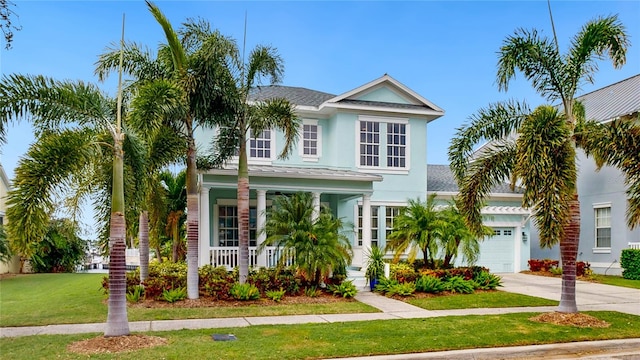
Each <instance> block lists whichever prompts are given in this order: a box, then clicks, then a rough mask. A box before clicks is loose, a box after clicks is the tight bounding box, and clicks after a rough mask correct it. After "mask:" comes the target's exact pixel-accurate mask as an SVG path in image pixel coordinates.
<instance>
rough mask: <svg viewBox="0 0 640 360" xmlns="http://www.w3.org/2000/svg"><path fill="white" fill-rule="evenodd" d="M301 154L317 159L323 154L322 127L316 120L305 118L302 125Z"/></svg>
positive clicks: (307, 157)
mask: <svg viewBox="0 0 640 360" xmlns="http://www.w3.org/2000/svg"><path fill="white" fill-rule="evenodd" d="M299 146H300V156H302V157H303V158H305V159H312V160H317V159H318V158H319V157H320V156H322V127H320V126H319V125H318V124H317V122H316V121H315V120H308V121H307V120H305V121H304V123H303V125H302V141H301V142H300V145H299Z"/></svg>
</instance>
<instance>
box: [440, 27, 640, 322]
mask: <svg viewBox="0 0 640 360" xmlns="http://www.w3.org/2000/svg"><path fill="white" fill-rule="evenodd" d="M627 46H628V39H627V35H626V33H625V29H624V26H623V25H622V24H621V23H620V22H619V21H618V19H617V16H609V17H603V18H597V19H595V20H592V21H589V22H588V23H587V24H586V25H585V26H584V27H583V28H582V29H581V30H580V32H578V34H577V35H576V36H575V37H574V38H573V39H572V41H571V43H570V46H569V49H568V51H567V53H566V54H564V55H563V54H561V53H560V50H559V46H558V42H557V38H556V40H550V39H548V38H546V37H541V36H540V35H539V34H538V32H537V31H536V30H531V31H528V30H524V29H519V30H516V32H515V34H514V35H512V36H509V37H507V38H506V39H505V41H504V43H503V45H502V47H501V49H500V51H499V59H498V72H497V83H498V87H499V88H500V89H501V90H505V91H506V90H507V89H508V84H509V81H510V80H511V79H512V78H513V77H514V76H515V74H516V71H519V72H521V73H522V74H523V75H524V76H525V78H526V79H528V80H530V81H531V83H532V85H533V87H534V88H535V89H536V91H537V92H538V93H539V94H540V95H542V96H543V97H545V98H546V99H547V100H548V101H550V102H554V101H560V102H561V103H562V107H561V108H562V111H558V110H557V109H556V108H554V107H551V106H540V107H538V108H536V109H535V110H533V111H531V110H530V109H529V108H528V106H526V104H521V103H517V102H503V103H497V104H492V105H490V106H489V107H488V108H485V109H481V110H479V111H478V113H477V114H475V115H473V116H472V117H471V122H470V123H469V124H467V125H465V126H463V127H462V128H460V129H459V130H458V133H457V134H456V136H455V138H454V139H453V140H452V143H451V146H450V148H449V159H450V161H451V168H452V170H453V172H454V174H455V175H456V178H457V180H458V183H459V185H460V193H461V200H462V201H461V207H460V210H461V211H462V213H463V214H464V215H465V217H466V218H467V223H468V225H469V226H470V227H471V229H472V230H476V231H477V230H479V227H480V224H481V221H482V217H481V214H480V209H481V207H482V204H483V199H485V198H486V196H487V195H488V193H489V191H490V189H491V187H492V186H493V185H495V184H497V183H500V182H502V181H504V180H505V179H511V181H512V184H515V183H519V184H521V185H522V186H523V187H524V188H525V192H524V195H523V206H526V207H530V208H532V209H533V216H534V220H535V223H536V225H537V227H538V229H539V231H540V245H541V246H543V247H551V246H553V245H554V244H557V243H558V242H559V243H560V255H561V258H562V266H563V274H562V295H561V300H560V305H559V307H558V310H559V311H561V312H570V313H571V312H577V311H578V308H577V306H576V299H575V280H576V258H577V250H578V241H579V236H580V203H579V201H578V192H577V187H576V176H577V170H576V147H580V146H583V145H585V143H583V142H576V140H577V138H578V136H579V135H580V134H579V133H580V131H581V128H582V126H584V124H585V122H584V111H581V109H582V107H581V106H579V105H577V104H576V102H575V100H574V98H575V95H576V91H577V90H578V89H579V87H580V85H581V84H582V83H583V82H592V76H593V74H594V72H595V71H596V70H597V64H596V62H595V61H596V60H598V59H601V58H603V57H605V56H606V57H608V58H609V59H611V61H612V63H613V66H614V67H616V68H617V67H620V66H622V65H623V64H624V63H625V59H626V56H625V54H626V49H627ZM589 124H590V125H589V128H590V129H593V130H594V132H596V133H600V135H597V138H598V139H601V140H603V139H606V137H605V136H604V135H603V133H605V132H608V131H609V130H607V129H606V126H600V125H596V124H593V123H589ZM514 134H515V136H513V135H514ZM591 135H593V136H594V137H595V136H596V135H595V134H591ZM481 140H488V141H492V142H491V143H490V145H489V146H486V147H485V148H484V149H483V150H482V151H481V153H480V154H479V156H476V157H473V158H472V157H471V154H472V152H473V147H474V146H475V145H476V144H477V143H478V142H479V141H481ZM588 141H589V140H585V142H588ZM603 143H604V142H603ZM608 145H611V144H610V143H607V146H608ZM591 150H595V149H591ZM607 150H608V149H600V150H598V151H599V152H606V151H607ZM620 154H623V155H622V156H623V158H624V159H626V160H629V159H637V156H638V153H637V152H636V153H635V154H634V153H619V155H620ZM599 155H604V154H599ZM601 158H604V156H602V157H601ZM609 160H613V159H609ZM635 161H636V163H637V160H635ZM611 163H613V164H614V165H618V166H619V167H620V168H622V170H623V171H626V170H628V169H625V167H624V166H621V165H623V164H621V163H619V162H618V163H616V162H615V161H611ZM636 171H637V170H636ZM635 181H637V178H636V179H635ZM636 206H637V203H636Z"/></svg>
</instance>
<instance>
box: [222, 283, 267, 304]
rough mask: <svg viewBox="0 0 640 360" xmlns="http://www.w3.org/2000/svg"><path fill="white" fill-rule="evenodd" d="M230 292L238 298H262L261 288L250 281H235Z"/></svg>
mask: <svg viewBox="0 0 640 360" xmlns="http://www.w3.org/2000/svg"><path fill="white" fill-rule="evenodd" d="M229 294H230V295H231V297H233V298H234V299H236V300H242V301H246V300H257V299H259V298H260V290H258V288H257V287H255V286H254V285H252V284H249V283H244V284H240V283H235V284H233V286H231V289H230V290H229Z"/></svg>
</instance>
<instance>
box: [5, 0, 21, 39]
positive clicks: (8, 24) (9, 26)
mask: <svg viewBox="0 0 640 360" xmlns="http://www.w3.org/2000/svg"><path fill="white" fill-rule="evenodd" d="M13 6H16V4H15V3H14V2H13V1H11V0H0V29H2V35H4V40H5V45H4V48H5V49H7V50H10V49H11V43H12V42H13V32H14V31H20V30H21V29H22V26H18V25H15V24H14V23H13V21H14V19H13V17H18V15H17V14H16V12H15V11H13V9H12V8H11V7H13Z"/></svg>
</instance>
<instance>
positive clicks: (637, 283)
mask: <svg viewBox="0 0 640 360" xmlns="http://www.w3.org/2000/svg"><path fill="white" fill-rule="evenodd" d="M589 281H593V282H597V283H599V284H605V285H615V286H623V287H628V288H633V289H640V280H631V279H625V278H623V277H622V276H613V275H598V274H593V275H591V277H590V279H589Z"/></svg>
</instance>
